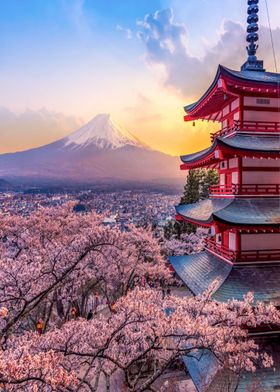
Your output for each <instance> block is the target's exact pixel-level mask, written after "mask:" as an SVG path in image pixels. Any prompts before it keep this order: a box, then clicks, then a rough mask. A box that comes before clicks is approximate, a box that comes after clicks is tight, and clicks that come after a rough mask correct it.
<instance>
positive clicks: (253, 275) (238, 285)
mask: <svg viewBox="0 0 280 392" xmlns="http://www.w3.org/2000/svg"><path fill="white" fill-rule="evenodd" d="M249 291H250V292H253V293H254V297H255V301H262V302H267V303H268V302H273V304H274V305H276V306H279V305H280V265H277V264H275V265H267V264H266V265H262V266H261V265H260V266H257V265H254V266H243V267H237V266H235V267H233V268H232V270H231V272H230V274H229V275H228V277H227V279H226V280H225V281H224V283H223V284H222V285H221V286H220V287H219V289H218V290H217V291H216V292H215V294H214V295H213V299H215V300H217V301H219V302H226V301H228V300H229V299H232V298H234V299H237V300H240V301H241V300H242V299H243V296H244V294H246V293H248V292H249Z"/></svg>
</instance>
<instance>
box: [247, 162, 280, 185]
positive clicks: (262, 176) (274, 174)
mask: <svg viewBox="0 0 280 392" xmlns="http://www.w3.org/2000/svg"><path fill="white" fill-rule="evenodd" d="M242 166H243V169H245V170H243V172H242V182H243V184H245V185H246V184H280V160H274V159H253V158H243V161H242ZM246 167H250V168H254V167H255V168H258V170H256V171H251V170H250V171H246ZM261 168H275V169H276V170H273V171H265V170H264V171H262V170H261ZM277 169H278V170H277Z"/></svg>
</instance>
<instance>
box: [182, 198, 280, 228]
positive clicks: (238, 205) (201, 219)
mask: <svg viewBox="0 0 280 392" xmlns="http://www.w3.org/2000/svg"><path fill="white" fill-rule="evenodd" d="M176 212H177V214H179V215H181V216H182V217H184V218H186V219H189V220H192V221H195V222H197V223H209V222H211V221H212V220H221V221H223V222H226V223H229V224H232V225H239V224H241V225H276V226H278V225H280V199H279V198H275V197H267V198H246V199H245V198H235V199H229V198H225V199H222V198H217V199H215V198H213V199H207V200H202V201H200V202H197V203H193V204H183V205H179V206H177V207H176Z"/></svg>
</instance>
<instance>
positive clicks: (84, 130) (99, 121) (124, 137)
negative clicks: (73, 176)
mask: <svg viewBox="0 0 280 392" xmlns="http://www.w3.org/2000/svg"><path fill="white" fill-rule="evenodd" d="M90 145H95V146H96V147H97V148H100V149H103V148H110V149H117V148H121V147H124V146H126V145H130V146H137V147H141V144H140V143H139V142H138V141H137V139H136V138H135V137H134V136H133V135H132V134H131V133H129V132H128V131H127V130H126V129H124V128H122V127H120V126H119V125H117V124H116V123H115V122H114V121H113V120H112V118H111V116H110V114H107V113H103V114H98V115H97V116H95V117H94V118H93V119H92V120H90V121H89V122H88V123H87V124H85V125H84V126H82V127H81V128H80V129H78V130H77V131H75V132H73V133H72V134H71V135H69V136H68V137H66V138H65V146H67V147H70V148H83V147H88V146H90Z"/></svg>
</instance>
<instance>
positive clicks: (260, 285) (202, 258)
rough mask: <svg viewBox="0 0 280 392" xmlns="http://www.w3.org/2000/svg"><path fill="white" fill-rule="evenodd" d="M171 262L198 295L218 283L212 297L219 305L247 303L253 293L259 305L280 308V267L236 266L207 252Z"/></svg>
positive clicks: (272, 265) (273, 265) (172, 258)
mask: <svg viewBox="0 0 280 392" xmlns="http://www.w3.org/2000/svg"><path fill="white" fill-rule="evenodd" d="M169 261H170V263H171V265H172V267H173V268H174V270H175V271H176V273H177V275H178V276H179V277H180V278H181V279H182V281H183V282H184V283H185V285H186V286H187V287H188V288H189V290H191V292H192V293H193V294H194V295H199V294H202V293H203V292H204V291H206V290H207V289H208V288H209V286H210V285H211V284H212V283H214V282H216V289H215V292H214V293H213V295H212V298H213V299H214V300H216V301H218V302H227V301H229V300H231V299H236V300H240V301H242V300H243V296H244V295H246V294H247V293H248V292H253V293H254V297H255V302H257V301H262V302H266V303H270V302H272V303H273V304H274V305H275V306H279V305H280V287H279V280H280V265H279V264H271V265H257V264H255V265H251V266H244V265H238V266H235V265H232V264H229V263H227V262H225V261H224V260H222V259H221V258H219V257H218V256H215V255H213V254H211V253H209V252H207V251H203V252H200V253H195V254H190V255H186V256H172V257H170V258H169Z"/></svg>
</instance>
